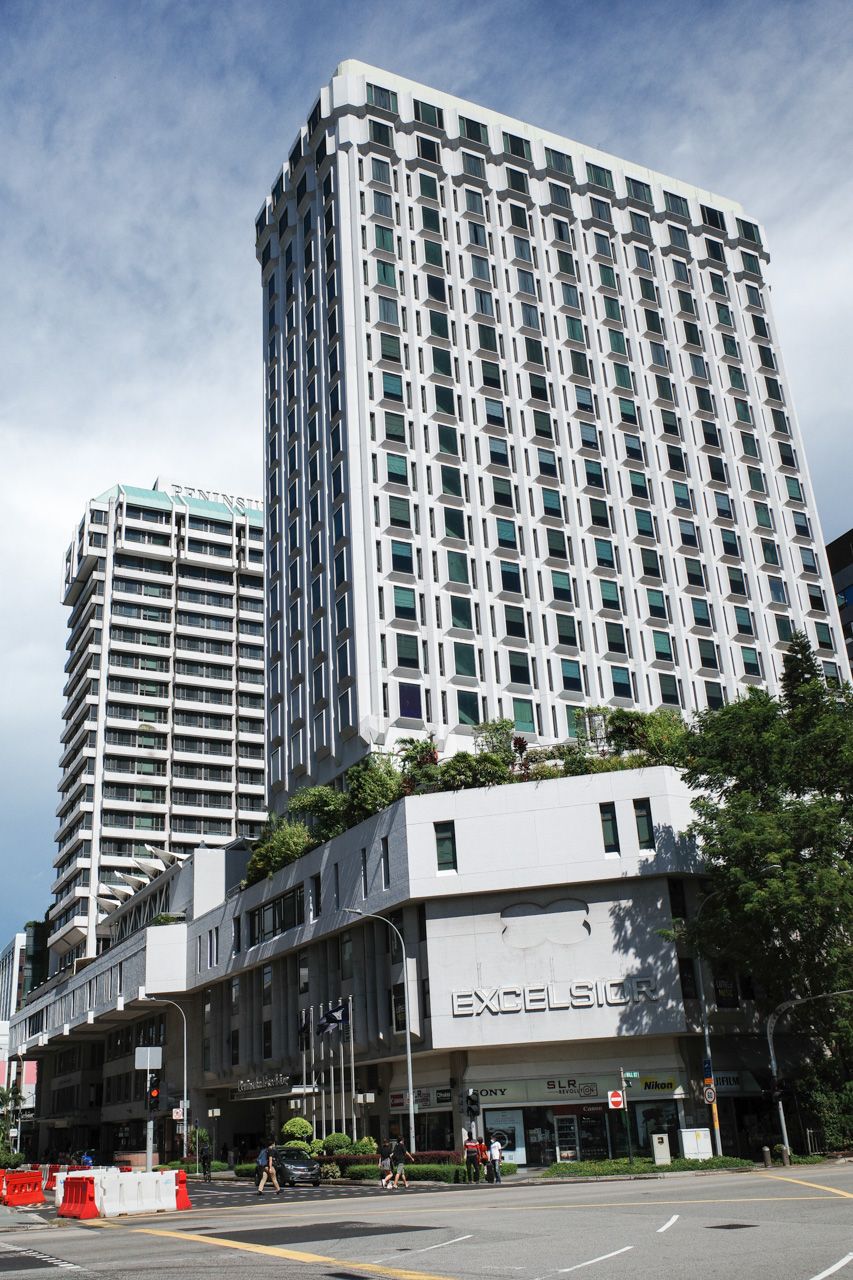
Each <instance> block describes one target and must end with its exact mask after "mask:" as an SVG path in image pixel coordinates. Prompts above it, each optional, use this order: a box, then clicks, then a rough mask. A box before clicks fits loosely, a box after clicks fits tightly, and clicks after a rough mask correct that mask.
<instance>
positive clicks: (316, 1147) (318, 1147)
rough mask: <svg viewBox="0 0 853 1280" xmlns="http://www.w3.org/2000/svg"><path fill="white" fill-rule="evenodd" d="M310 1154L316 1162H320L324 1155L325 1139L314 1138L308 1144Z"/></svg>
mask: <svg viewBox="0 0 853 1280" xmlns="http://www.w3.org/2000/svg"><path fill="white" fill-rule="evenodd" d="M308 1152H309V1155H312V1156H313V1157H314V1159H315V1160H319V1158H320V1156H321V1155H322V1154H323V1139H322V1138H313V1139H312V1140H311V1142H309V1144H308Z"/></svg>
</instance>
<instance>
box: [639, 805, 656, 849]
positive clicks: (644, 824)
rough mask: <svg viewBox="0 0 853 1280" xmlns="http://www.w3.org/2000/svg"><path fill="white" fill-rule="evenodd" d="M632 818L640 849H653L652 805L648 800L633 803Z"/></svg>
mask: <svg viewBox="0 0 853 1280" xmlns="http://www.w3.org/2000/svg"><path fill="white" fill-rule="evenodd" d="M634 818H635V820H636V823H637V837H638V839H639V841H640V848H641V849H654V847H655V828H654V824H653V822H652V805H651V801H650V800H635V801H634Z"/></svg>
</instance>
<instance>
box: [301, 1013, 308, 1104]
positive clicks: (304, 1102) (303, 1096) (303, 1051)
mask: <svg viewBox="0 0 853 1280" xmlns="http://www.w3.org/2000/svg"><path fill="white" fill-rule="evenodd" d="M305 1021H306V1019H305V1010H304V1009H303V1010H302V1013H301V1015H300V1018H299V1039H300V1041H301V1042H302V1043H301V1048H302V1119H303V1120H307V1119H308V1116H307V1114H306V1113H307V1111H308V1100H307V1095H306V1093H305Z"/></svg>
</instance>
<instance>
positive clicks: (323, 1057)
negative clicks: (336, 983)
mask: <svg viewBox="0 0 853 1280" xmlns="http://www.w3.org/2000/svg"><path fill="white" fill-rule="evenodd" d="M322 1020H323V1003H322V1001H321V1002H320V1021H321V1022H322ZM320 1079H321V1080H322V1081H323V1102H322V1107H323V1111H322V1129H323V1132H322V1135H321V1136H322V1137H323V1138H325V1136H326V1037H325V1036H324V1037H323V1039H322V1041H321V1043H320Z"/></svg>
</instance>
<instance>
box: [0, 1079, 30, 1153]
mask: <svg viewBox="0 0 853 1280" xmlns="http://www.w3.org/2000/svg"><path fill="white" fill-rule="evenodd" d="M23 1098H24V1095H23V1094H22V1093H21V1090H20V1089H19V1088H18V1086H17V1085H16V1084H13V1085H10V1086H9V1088H8V1089H6V1088H0V1147H2V1148H3V1150H5V1151H8V1152H10V1153H11V1144H10V1142H9V1130H10V1129H11V1127H12V1123H13V1121H14V1119H15V1117H16V1115H17V1113H18V1112H19V1111H20V1108H21V1103H22V1102H23ZM3 1167H4V1168H6V1169H9V1168H14V1165H8V1164H7V1165H4V1166H3Z"/></svg>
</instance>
